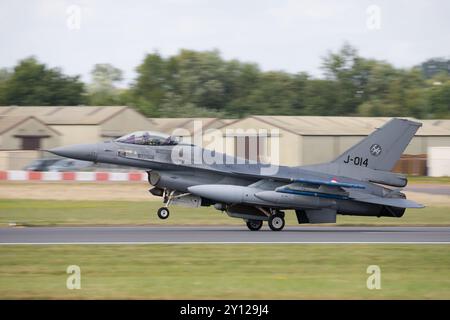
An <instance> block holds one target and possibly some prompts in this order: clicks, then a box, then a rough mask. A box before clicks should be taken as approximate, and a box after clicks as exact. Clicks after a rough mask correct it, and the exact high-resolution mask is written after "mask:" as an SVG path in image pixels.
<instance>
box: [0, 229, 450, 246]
mask: <svg viewBox="0 0 450 320" xmlns="http://www.w3.org/2000/svg"><path fill="white" fill-rule="evenodd" d="M180 243H181V244H189V243H205V244H206V243H297V244H299V243H303V244H307V243H341V244H346V243H393V244H402V243H403V244H416V243H417V244H450V227H338V226H336V227H309V226H308V227H302V226H288V227H286V228H285V229H284V230H283V231H281V232H274V231H270V230H268V229H266V228H263V229H262V230H260V231H256V232H255V231H249V230H248V229H246V228H245V227H234V226H214V227H212V226H194V227H193V226H183V227H181V226H180V227H165V226H151V227H138V226H136V227H31V228H30V227H29V228H0V245H12V244H180Z"/></svg>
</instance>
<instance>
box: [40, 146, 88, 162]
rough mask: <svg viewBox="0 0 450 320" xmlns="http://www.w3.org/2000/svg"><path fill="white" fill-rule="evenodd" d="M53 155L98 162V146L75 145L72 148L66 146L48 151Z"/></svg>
mask: <svg viewBox="0 0 450 320" xmlns="http://www.w3.org/2000/svg"><path fill="white" fill-rule="evenodd" d="M47 151H49V152H51V153H53V154H56V155H58V156H61V157H66V158H72V159H78V160H85V161H96V160H97V145H96V144H75V145H71V146H64V147H58V148H53V149H50V150H47Z"/></svg>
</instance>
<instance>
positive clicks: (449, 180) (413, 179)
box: [408, 176, 450, 184]
mask: <svg viewBox="0 0 450 320" xmlns="http://www.w3.org/2000/svg"><path fill="white" fill-rule="evenodd" d="M412 183H427V184H428V183H429V184H450V177H427V176H408V184H412Z"/></svg>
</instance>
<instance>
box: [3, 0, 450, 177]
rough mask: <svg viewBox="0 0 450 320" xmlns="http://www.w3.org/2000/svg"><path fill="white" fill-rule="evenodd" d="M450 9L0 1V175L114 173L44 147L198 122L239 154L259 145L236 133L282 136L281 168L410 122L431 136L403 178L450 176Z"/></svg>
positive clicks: (414, 147) (289, 2)
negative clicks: (388, 125) (244, 145)
mask: <svg viewBox="0 0 450 320" xmlns="http://www.w3.org/2000/svg"><path fill="white" fill-rule="evenodd" d="M449 11H450V4H449V3H448V2H447V1H439V0H432V1H427V2H424V1H396V2H395V3H393V2H391V1H376V2H372V1H350V0H349V1H340V2H333V1H294V0H286V1H276V2H275V1H263V2H261V1H246V2H245V3H244V4H243V3H241V2H236V1H216V2H215V3H214V4H210V3H207V2H205V1H203V0H198V1H183V0H171V1H136V2H135V3H134V4H133V6H130V5H128V4H125V3H114V4H112V3H109V2H106V1H80V0H79V1H53V0H34V1H26V2H25V1H1V2H0V26H1V27H2V30H4V31H3V32H2V33H1V34H0V42H1V43H2V47H3V50H1V51H0V105H1V106H2V107H0V150H1V151H0V170H21V169H24V170H41V171H47V170H48V171H72V170H73V171H77V170H82V171H99V170H100V171H101V170H112V171H114V170H116V169H117V168H114V167H111V166H109V167H106V168H105V167H104V166H99V165H93V164H90V163H83V162H80V161H73V160H72V161H68V160H64V161H62V162H61V161H59V162H58V161H56V160H61V159H57V158H54V157H53V156H50V155H49V154H46V153H45V152H44V151H41V150H42V149H48V148H52V147H56V146H60V145H67V144H73V143H92V142H97V141H102V140H108V139H113V138H116V137H119V136H121V135H124V134H126V133H129V132H132V131H136V130H153V131H162V132H165V133H171V132H172V131H173V130H174V129H175V128H185V129H187V130H188V132H190V133H193V131H194V127H193V121H194V120H201V121H202V124H203V129H211V128H213V129H218V130H220V131H221V132H223V136H224V137H225V139H227V140H228V145H229V146H231V147H228V149H227V150H226V152H227V153H231V154H232V153H235V152H236V150H235V149H236V148H233V144H234V145H235V144H236V141H237V139H244V140H245V139H247V141H250V140H251V139H250V138H251V137H238V136H233V135H229V136H227V135H226V134H225V132H226V130H227V129H235V128H243V129H278V130H280V135H279V137H280V150H281V151H280V163H281V164H286V165H304V164H311V163H317V162H322V161H327V160H330V159H332V158H333V157H335V156H337V155H338V154H340V153H341V152H342V151H343V149H346V148H348V147H349V146H351V145H352V144H354V143H356V142H357V141H358V140H360V139H362V138H363V137H364V136H366V135H367V134H369V133H370V132H371V131H372V130H373V129H375V128H377V127H379V126H381V125H382V124H383V123H384V122H386V121H387V120H388V119H389V117H410V118H414V119H420V121H421V122H422V123H423V127H422V128H421V129H420V130H419V132H418V135H417V136H416V137H415V138H414V139H413V141H412V143H411V145H410V146H409V147H408V149H407V150H406V152H405V155H404V156H403V157H402V159H401V160H400V162H399V163H398V164H397V166H396V168H395V171H397V172H403V173H407V174H412V175H432V176H445V175H449V174H450V173H449V170H450V169H449V168H450V165H449V163H450V162H449V161H450V160H449V159H450V149H449V148H450V120H448V119H449V118H450V54H449V53H450V43H449V41H448V38H447V37H448V33H449V31H450V19H448V14H447V13H448V12H449ZM259 143H261V144H268V143H270V141H259ZM212 147H214V146H212ZM263 149H264V148H261V150H263ZM283 150H288V151H283ZM240 156H244V157H245V154H244V155H240ZM43 159H45V161H44V160H43ZM36 160H37V161H36ZM121 169H123V170H127V169H126V168H121Z"/></svg>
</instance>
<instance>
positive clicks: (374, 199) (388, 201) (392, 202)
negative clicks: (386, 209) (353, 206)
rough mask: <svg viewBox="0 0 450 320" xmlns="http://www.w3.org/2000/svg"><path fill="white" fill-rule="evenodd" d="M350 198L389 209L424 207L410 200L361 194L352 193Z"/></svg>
mask: <svg viewBox="0 0 450 320" xmlns="http://www.w3.org/2000/svg"><path fill="white" fill-rule="evenodd" d="M350 198H351V199H353V200H356V201H360V202H365V203H373V204H379V205H384V206H390V207H397V208H423V207H425V206H424V205H423V204H420V203H417V202H414V201H412V200H408V199H403V198H383V197H378V196H374V195H371V194H363V193H357V194H355V193H352V194H351V195H350Z"/></svg>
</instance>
